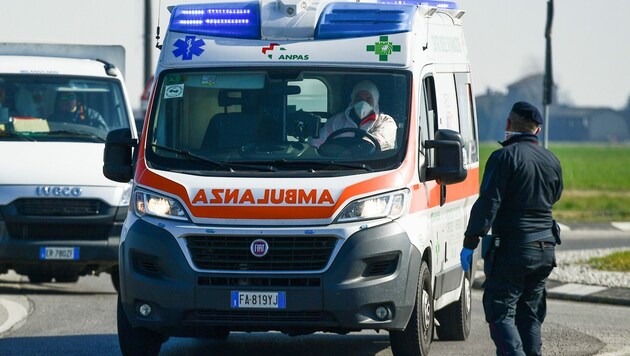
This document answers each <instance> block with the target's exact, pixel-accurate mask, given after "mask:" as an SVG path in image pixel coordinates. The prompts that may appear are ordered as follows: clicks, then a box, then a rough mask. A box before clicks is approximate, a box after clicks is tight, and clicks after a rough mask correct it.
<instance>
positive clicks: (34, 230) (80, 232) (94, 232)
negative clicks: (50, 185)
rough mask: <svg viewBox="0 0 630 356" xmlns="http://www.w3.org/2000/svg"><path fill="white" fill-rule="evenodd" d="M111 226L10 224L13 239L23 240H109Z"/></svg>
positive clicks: (8, 226)
mask: <svg viewBox="0 0 630 356" xmlns="http://www.w3.org/2000/svg"><path fill="white" fill-rule="evenodd" d="M111 228H112V227H111V225H94V224H91V225H89V224H83V225H73V224H20V223H8V222H7V230H8V232H9V235H10V236H11V238H14V239H23V240H59V241H63V240H107V238H108V237H109V233H110V229H111Z"/></svg>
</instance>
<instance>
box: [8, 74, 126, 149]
mask: <svg viewBox="0 0 630 356" xmlns="http://www.w3.org/2000/svg"><path fill="white" fill-rule="evenodd" d="M127 115H128V114H127V107H126V105H125V101H124V96H123V92H122V89H121V86H120V83H119V82H118V81H116V80H110V79H107V78H103V79H100V78H97V79H94V78H90V79H87V78H84V77H69V76H53V75H35V74H28V75H1V74H0V141H9V140H12V141H22V140H28V141H69V142H105V138H106V136H107V133H108V132H109V131H110V130H114V129H118V128H129V119H128V116H127Z"/></svg>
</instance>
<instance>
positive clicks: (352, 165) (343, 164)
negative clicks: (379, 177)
mask: <svg viewBox="0 0 630 356" xmlns="http://www.w3.org/2000/svg"><path fill="white" fill-rule="evenodd" d="M309 163H315V164H318V165H321V166H324V167H327V166H330V167H340V168H352V169H362V170H364V171H368V172H373V171H374V169H372V167H371V166H369V165H367V164H365V163H352V162H337V161H313V162H309Z"/></svg>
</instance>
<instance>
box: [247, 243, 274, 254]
mask: <svg viewBox="0 0 630 356" xmlns="http://www.w3.org/2000/svg"><path fill="white" fill-rule="evenodd" d="M249 251H250V252H251V253H252V255H254V257H263V256H264V255H266V254H267V252H269V244H268V243H267V241H265V240H263V239H258V240H255V241H254V242H252V244H251V245H249Z"/></svg>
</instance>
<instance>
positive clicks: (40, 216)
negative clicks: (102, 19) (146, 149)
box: [0, 43, 135, 288]
mask: <svg viewBox="0 0 630 356" xmlns="http://www.w3.org/2000/svg"><path fill="white" fill-rule="evenodd" d="M96 58H100V59H98V60H97V59H96ZM124 58H125V56H124V49H123V48H122V47H120V46H81V45H47V44H17V43H16V44H13V43H1V44H0V152H1V154H0V167H2V169H1V170H2V173H1V174H0V273H6V272H7V271H8V270H10V269H12V270H15V272H17V273H18V274H21V275H25V276H28V279H29V280H30V282H33V283H43V282H51V281H53V279H54V280H55V281H56V282H76V281H77V280H78V278H79V277H80V276H84V275H92V274H99V273H101V272H108V273H111V276H112V282H113V284H114V286H115V287H116V288H118V276H119V274H118V245H119V243H120V232H121V229H122V223H123V221H124V218H125V216H126V214H127V210H128V206H129V196H130V193H131V184H130V183H129V182H124V183H115V182H112V181H111V180H108V179H105V178H104V177H103V174H102V165H101V163H100V162H102V157H103V149H104V147H105V138H106V136H107V133H108V132H109V131H110V130H116V129H126V130H128V129H134V131H135V126H134V120H133V116H132V113H131V108H130V104H129V100H128V99H127V93H126V90H125V85H124V81H123V78H122V74H121V72H120V70H118V69H117V68H124ZM134 135H135V133H134Z"/></svg>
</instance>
